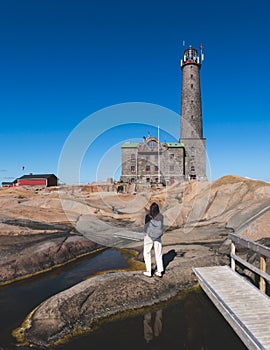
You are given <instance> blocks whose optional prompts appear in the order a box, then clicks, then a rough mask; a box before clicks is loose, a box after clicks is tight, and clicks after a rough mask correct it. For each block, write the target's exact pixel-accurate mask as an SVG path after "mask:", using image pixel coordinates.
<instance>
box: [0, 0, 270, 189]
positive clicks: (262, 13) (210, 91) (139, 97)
mask: <svg viewBox="0 0 270 350" xmlns="http://www.w3.org/2000/svg"><path fill="white" fill-rule="evenodd" d="M269 15H270V2H269V1H268V0H256V1H255V0H234V1H232V0H227V1H222V2H219V1H216V0H215V1H212V0H204V1H202V0H201V1H197V0H193V1H180V0H178V1H176V0H174V1H172V0H166V1H164V0H162V1H161V0H134V1H133V0H129V1H127V0H114V1H111V0H91V1H90V0H89V1H88V0H76V1H75V0H38V1H37V0H0V50H1V61H0V62H1V66H0V67H1V68H0V70H1V72H0V99H1V103H0V113H1V131H0V133H1V134H0V155H1V158H0V159H1V164H0V180H1V182H2V181H9V180H13V179H14V178H16V177H19V176H21V175H22V166H24V167H25V173H29V172H32V173H55V174H57V172H58V164H59V158H60V155H61V152H62V150H63V147H64V148H65V145H66V142H67V140H68V138H69V137H70V135H72V133H73V132H74V130H78V128H79V129H80V127H83V125H84V124H83V120H85V118H91V117H89V116H91V115H92V114H93V113H94V114H95V113H96V112H98V111H100V110H103V109H104V108H105V109H107V108H108V107H110V106H114V105H119V104H123V103H129V102H141V103H147V104H153V105H159V106H162V107H165V108H167V109H169V110H172V111H173V112H175V113H177V114H179V111H180V93H181V70H180V68H179V60H180V59H181V56H182V52H183V49H184V47H183V40H184V41H185V44H186V47H187V46H188V45H190V44H191V45H193V46H194V47H195V48H198V47H199V45H200V43H203V45H204V47H205V49H204V52H205V61H204V64H203V66H202V69H201V88H202V102H203V120H204V137H206V138H207V155H208V159H209V164H210V167H211V172H210V174H209V177H210V180H215V179H217V178H219V177H221V176H224V175H228V174H235V175H239V176H246V177H251V178H256V179H261V180H264V181H270V162H269V131H270V118H269V117H270V116H269V106H270V99H269V81H270V65H269V59H270V45H269V38H270V25H269ZM112 118H114V117H112ZM138 120H139V122H138V123H139V124H137V125H136V122H137V121H136V117H134V116H132V117H131V116H130V115H129V113H126V123H127V124H128V125H126V126H125V125H124V124H123V125H121V126H120V127H117V125H114V124H113V121H112V120H109V122H108V123H107V122H106V121H105V122H104V120H102V113H101V114H100V115H99V118H94V119H93V123H90V124H87V125H88V127H89V128H91V130H90V131H89V134H91V133H92V136H91V137H92V138H93V135H96V140H94V141H93V139H91V144H89V145H88V146H89V149H88V150H86V151H85V150H84V152H85V153H84V155H83V158H82V159H81V160H80V169H79V170H78V171H79V172H80V182H82V183H87V182H91V181H94V180H95V179H96V173H98V179H106V178H107V177H109V176H114V175H116V174H117V171H118V172H119V169H118V170H117V167H118V168H119V163H120V162H121V160H120V159H119V156H120V153H119V147H120V146H119V145H120V144H121V142H122V141H123V140H126V139H131V138H132V137H134V138H137V137H139V136H140V135H141V136H144V135H146V136H147V132H148V131H149V130H150V131H151V133H153V134H154V133H155V132H156V129H155V128H154V127H153V128H152V127H151V126H152V125H153V126H155V125H157V124H160V123H161V124H162V121H160V120H159V118H157V120H154V118H152V117H151V118H149V119H148V118H147V116H146V117H145V125H143V123H142V122H141V121H140V120H141V119H140V118H138ZM99 123H100V125H99ZM168 123H169V121H168ZM179 124H180V122H179V121H176V125H175V126H174V130H175V132H176V134H179V131H178V130H179ZM89 125H90V126H89ZM101 125H104V126H103V130H104V133H101V132H100V130H101V129H100V128H101ZM107 129H108V130H107ZM84 131H85V132H88V131H87V130H84ZM165 131H167V130H165ZM141 136H140V137H141ZM161 136H162V137H165V136H164V135H163V134H162V135H161ZM166 137H167V136H166ZM162 141H163V140H162ZM109 150H110V152H109ZM108 152H109V153H108ZM108 154H109V160H112V158H113V156H112V155H113V154H114V157H116V158H117V157H118V159H116V161H115V162H114V163H113V164H111V165H110V166H109V167H106V164H109V161H104V160H106V157H107V156H108ZM102 160H103V163H102ZM71 163H72V161H71ZM101 163H102V164H103V165H102V166H101V165H100V164H101ZM70 166H72V164H70ZM97 167H98V169H99V170H98V171H97ZM101 170H102V171H101ZM62 180H63V181H65V180H66V179H62ZM70 181H71V182H72V181H74V182H76V180H75V179H74V180H70Z"/></svg>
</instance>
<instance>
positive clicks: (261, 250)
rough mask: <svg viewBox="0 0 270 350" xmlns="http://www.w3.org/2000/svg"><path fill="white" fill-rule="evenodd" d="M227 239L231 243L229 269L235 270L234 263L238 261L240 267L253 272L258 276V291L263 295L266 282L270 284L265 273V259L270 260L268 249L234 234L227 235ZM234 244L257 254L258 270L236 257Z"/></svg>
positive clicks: (269, 249)
mask: <svg viewBox="0 0 270 350" xmlns="http://www.w3.org/2000/svg"><path fill="white" fill-rule="evenodd" d="M229 239H230V240H231V241H232V243H231V254H230V256H231V268H232V270H235V261H238V262H239V263H241V264H242V265H244V266H246V267H247V268H248V269H249V270H251V271H253V272H255V273H256V274H258V275H259V276H260V290H261V291H262V292H264V293H265V291H266V281H268V282H270V275H268V273H267V272H266V258H270V248H268V247H265V246H264V245H262V244H259V243H256V242H254V241H251V240H249V239H247V238H243V237H238V236H237V235H234V234H232V233H231V234H229ZM236 244H240V245H242V246H244V247H246V248H248V249H250V250H252V251H254V252H255V253H257V254H259V257H260V268H257V267H256V266H253V265H252V264H250V263H249V262H247V261H246V260H244V259H242V258H240V257H239V256H237V255H236Z"/></svg>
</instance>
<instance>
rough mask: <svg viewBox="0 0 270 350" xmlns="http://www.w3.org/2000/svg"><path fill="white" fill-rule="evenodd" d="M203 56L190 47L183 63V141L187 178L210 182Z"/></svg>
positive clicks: (181, 136) (181, 140)
mask: <svg viewBox="0 0 270 350" xmlns="http://www.w3.org/2000/svg"><path fill="white" fill-rule="evenodd" d="M202 50H203V47H202V45H201V46H200V54H198V51H197V50H196V49H194V48H193V47H192V46H190V47H189V48H188V49H187V50H185V51H184V54H183V58H182V60H181V70H182V96H181V126H180V127H181V129H180V142H181V143H183V144H184V146H185V176H186V179H190V180H198V181H203V180H206V179H207V177H206V152H205V141H206V139H205V138H203V125H202V102H201V87H200V69H201V65H202V61H203V52H202Z"/></svg>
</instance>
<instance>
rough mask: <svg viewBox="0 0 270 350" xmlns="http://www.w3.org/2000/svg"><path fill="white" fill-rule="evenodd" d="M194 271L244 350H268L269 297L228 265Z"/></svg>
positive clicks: (269, 345)
mask: <svg viewBox="0 0 270 350" xmlns="http://www.w3.org/2000/svg"><path fill="white" fill-rule="evenodd" d="M193 271H194V272H195V274H196V276H197V277H198V280H199V283H200V285H201V287H202V288H203V290H204V291H205V292H206V294H207V295H208V296H209V298H210V299H211V300H212V301H213V303H214V304H215V306H216V307H217V308H218V310H219V311H220V312H221V313H222V315H223V316H224V317H225V319H226V320H227V321H228V323H229V324H230V325H231V326H232V328H233V329H234V331H235V332H236V333H237V334H238V336H239V337H240V338H241V340H242V341H243V343H244V344H245V345H246V346H247V348H248V349H250V350H254V349H255V350H263V349H264V350H270V298H269V297H268V296H266V295H265V294H264V293H262V292H261V291H260V290H259V289H258V288H256V287H255V286H254V285H252V284H251V283H250V282H249V281H248V280H247V279H245V278H244V277H242V276H240V275H239V274H237V273H236V272H235V271H233V270H231V269H230V268H229V267H228V266H212V267H201V268H193Z"/></svg>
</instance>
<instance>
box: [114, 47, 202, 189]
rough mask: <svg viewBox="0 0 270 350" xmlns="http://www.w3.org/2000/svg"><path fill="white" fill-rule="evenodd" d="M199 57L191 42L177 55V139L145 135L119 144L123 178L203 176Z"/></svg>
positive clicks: (173, 179)
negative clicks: (179, 90)
mask: <svg viewBox="0 0 270 350" xmlns="http://www.w3.org/2000/svg"><path fill="white" fill-rule="evenodd" d="M202 61H203V53H202V46H201V47H200V54H198V51H197V50H196V49H194V48H192V47H191V46H190V47H189V48H188V49H187V50H185V51H184V54H183V58H182V59H181V70H182V95H181V117H180V139H179V142H161V141H160V140H158V139H157V138H156V137H153V136H149V137H148V138H145V139H144V140H143V141H142V142H125V143H123V144H122V176H121V181H123V182H156V183H159V182H162V183H174V182H182V181H188V180H198V181H203V180H206V179H207V178H206V155H205V138H203V126H202V103H201V88H200V69H201V62H202Z"/></svg>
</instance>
